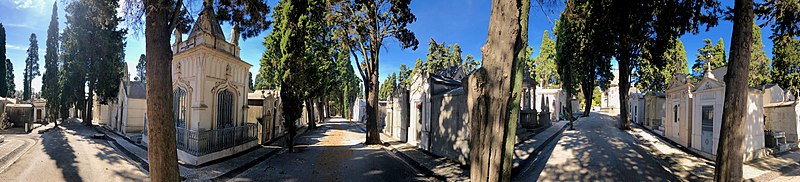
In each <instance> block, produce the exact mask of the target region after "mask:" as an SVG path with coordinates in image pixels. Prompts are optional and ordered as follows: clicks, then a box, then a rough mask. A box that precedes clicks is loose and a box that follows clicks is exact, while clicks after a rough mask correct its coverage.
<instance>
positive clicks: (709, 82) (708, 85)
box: [695, 78, 725, 92]
mask: <svg viewBox="0 0 800 182" xmlns="http://www.w3.org/2000/svg"><path fill="white" fill-rule="evenodd" d="M720 87H725V83H724V82H721V81H719V80H716V79H713V78H705V79H703V80H702V81H700V83H698V84H697V88H696V89H695V92H697V91H703V90H710V89H715V88H720Z"/></svg>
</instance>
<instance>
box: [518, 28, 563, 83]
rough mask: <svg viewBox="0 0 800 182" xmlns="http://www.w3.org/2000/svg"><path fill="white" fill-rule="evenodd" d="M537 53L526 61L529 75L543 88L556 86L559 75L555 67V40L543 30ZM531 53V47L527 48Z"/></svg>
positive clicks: (529, 53)
mask: <svg viewBox="0 0 800 182" xmlns="http://www.w3.org/2000/svg"><path fill="white" fill-rule="evenodd" d="M539 47H540V48H539V55H538V56H536V58H534V59H530V60H529V61H527V62H526V64H527V66H528V69H530V73H531V75H530V76H531V77H533V78H535V79H536V82H538V83H539V85H540V86H542V87H543V88H556V87H558V83H559V77H558V72H557V71H556V70H558V69H557V68H556V67H557V66H556V42H555V41H554V40H553V39H552V38H550V33H549V32H548V31H547V30H545V31H544V34H543V35H542V45H541V46H539ZM527 51H528V53H527V54H528V55H531V52H532V51H533V49H531V48H530V47H529V48H528V49H527Z"/></svg>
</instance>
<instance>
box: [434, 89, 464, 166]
mask: <svg viewBox="0 0 800 182" xmlns="http://www.w3.org/2000/svg"><path fill="white" fill-rule="evenodd" d="M431 109H432V112H431V125H432V126H431V138H430V140H431V141H430V142H431V147H430V149H431V150H430V152H431V153H434V154H436V155H440V156H443V157H446V158H448V159H450V160H453V161H456V162H459V163H461V164H464V165H466V164H467V162H468V160H467V159H468V157H469V122H468V119H467V118H468V108H467V95H466V93H464V91H463V89H456V90H453V91H452V92H449V93H445V94H441V95H434V96H432V97H431Z"/></svg>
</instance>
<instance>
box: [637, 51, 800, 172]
mask: <svg viewBox="0 0 800 182" xmlns="http://www.w3.org/2000/svg"><path fill="white" fill-rule="evenodd" d="M726 72H727V67H720V68H717V69H714V70H707V71H706V72H705V74H704V75H703V78H702V79H700V80H699V81H696V82H694V81H692V80H691V79H689V78H687V75H683V74H676V75H675V76H674V77H673V78H672V80H670V82H669V84H668V88H667V90H666V93H662V92H652V91H648V92H639V91H638V90H637V89H635V88H631V91H630V93H629V94H630V101H629V108H630V109H629V111H630V113H629V114H630V116H631V117H630V118H631V121H632V122H634V123H638V124H640V125H642V126H643V127H645V128H647V129H649V130H651V131H653V133H656V134H658V135H660V136H662V137H665V138H666V139H668V140H671V141H672V142H673V143H675V144H677V145H680V146H683V147H685V148H687V149H689V150H692V151H693V152H694V153H696V154H699V155H701V156H703V157H705V158H707V159H714V158H715V155H716V154H717V151H718V150H719V149H718V148H717V147H718V144H719V138H720V126H721V123H722V110H723V109H722V108H723V105H724V102H725V100H724V98H725V82H724V81H722V80H723V79H722V78H724V77H725V73H726ZM746 110H747V113H746V117H745V118H744V127H745V138H744V143H743V144H744V149H745V155H744V156H743V157H744V159H745V160H746V161H748V160H753V159H758V158H761V157H764V156H768V155H771V154H774V153H777V152H782V151H786V150H790V149H793V148H797V143H798V132H800V125H798V121H800V116H799V115H798V113H800V104H798V102H797V99H796V98H795V96H794V95H793V94H792V93H791V91H788V90H787V91H784V90H783V89H782V88H781V87H780V86H778V85H775V84H767V85H762V86H757V87H750V88H748V90H747V102H746Z"/></svg>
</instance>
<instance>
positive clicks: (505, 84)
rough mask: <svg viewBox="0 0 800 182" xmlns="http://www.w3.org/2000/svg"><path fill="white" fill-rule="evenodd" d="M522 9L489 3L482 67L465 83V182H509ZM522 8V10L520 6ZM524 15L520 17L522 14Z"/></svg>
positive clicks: (498, 1) (507, 3) (519, 4)
mask: <svg viewBox="0 0 800 182" xmlns="http://www.w3.org/2000/svg"><path fill="white" fill-rule="evenodd" d="M523 1H525V2H528V3H527V4H526V3H524V2H519V1H503V0H493V1H492V14H491V16H490V22H489V34H488V38H487V40H486V44H485V45H484V46H483V47H482V48H481V51H482V54H483V60H484V62H483V66H482V67H481V68H479V69H478V70H477V71H475V72H474V74H472V75H470V76H469V78H468V80H467V82H466V83H465V86H466V88H467V89H466V90H467V107H468V108H469V114H470V116H469V117H470V119H469V120H470V131H471V132H470V133H471V134H470V136H471V137H470V153H469V159H470V179H471V180H472V181H510V180H511V161H512V158H513V147H514V134H515V130H516V125H517V120H516V119H517V118H518V117H519V109H520V107H519V102H520V100H519V91H520V90H521V78H522V74H521V73H520V71H521V69H518V67H519V66H521V64H520V60H519V52H520V50H521V49H522V47H523V45H524V43H523V42H521V40H520V39H521V35H520V33H521V32H524V31H523V30H524V28H525V27H527V23H525V25H522V26H521V25H520V24H521V21H520V14H527V11H528V8H525V7H528V5H529V1H526V0H523ZM522 4H526V5H522ZM521 11H523V12H521Z"/></svg>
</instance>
